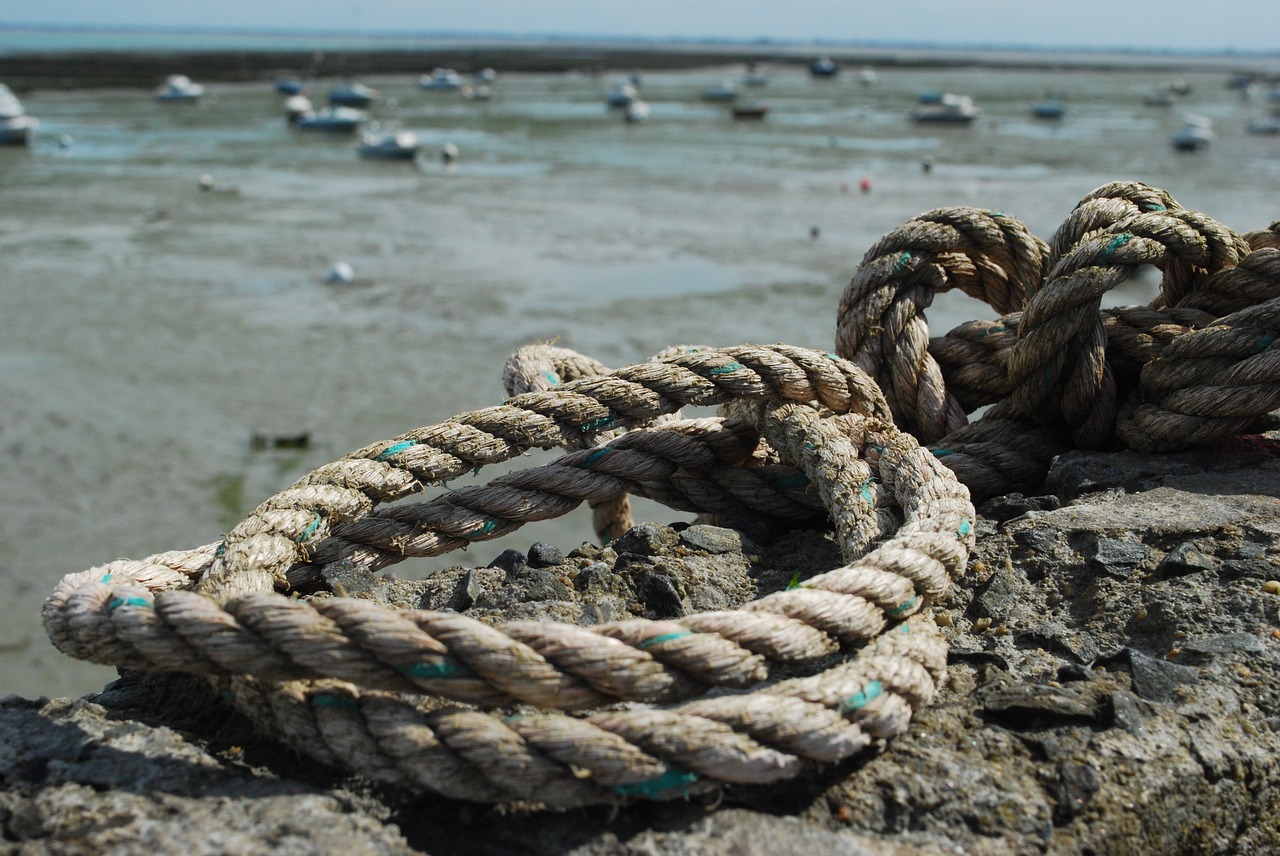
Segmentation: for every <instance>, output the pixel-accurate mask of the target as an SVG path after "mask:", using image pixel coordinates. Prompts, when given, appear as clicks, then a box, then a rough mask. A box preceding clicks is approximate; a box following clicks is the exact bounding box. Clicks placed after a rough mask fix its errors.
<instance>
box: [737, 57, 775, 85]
mask: <svg viewBox="0 0 1280 856" xmlns="http://www.w3.org/2000/svg"><path fill="white" fill-rule="evenodd" d="M768 84H769V78H768V77H766V76H765V74H764V72H762V71H761V70H760V67H759V66H758V65H756V64H755V63H754V62H749V63H747V71H746V73H745V74H743V75H742V85H743V86H750V87H760V86H767V85H768Z"/></svg>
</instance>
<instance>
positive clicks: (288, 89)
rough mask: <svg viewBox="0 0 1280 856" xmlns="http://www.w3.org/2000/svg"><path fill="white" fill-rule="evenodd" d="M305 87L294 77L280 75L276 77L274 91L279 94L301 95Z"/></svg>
mask: <svg viewBox="0 0 1280 856" xmlns="http://www.w3.org/2000/svg"><path fill="white" fill-rule="evenodd" d="M304 88H305V87H304V86H303V85H302V81H301V80H299V79H298V78H296V77H280V78H277V79H276V92H279V93H280V94H281V95H301V94H302V90H303V89H304Z"/></svg>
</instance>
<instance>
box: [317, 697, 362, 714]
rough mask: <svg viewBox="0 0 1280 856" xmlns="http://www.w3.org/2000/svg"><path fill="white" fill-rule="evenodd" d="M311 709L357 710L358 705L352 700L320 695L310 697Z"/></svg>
mask: <svg viewBox="0 0 1280 856" xmlns="http://www.w3.org/2000/svg"><path fill="white" fill-rule="evenodd" d="M311 706H312V707H340V708H342V709H343V710H359V708H360V705H358V704H356V702H355V700H354V699H349V698H342V697H341V696H336V695H332V694H330V693H320V694H319V695H314V696H312V697H311Z"/></svg>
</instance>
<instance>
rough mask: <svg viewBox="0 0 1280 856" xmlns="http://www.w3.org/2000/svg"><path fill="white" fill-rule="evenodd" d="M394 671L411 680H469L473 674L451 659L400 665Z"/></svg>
mask: <svg viewBox="0 0 1280 856" xmlns="http://www.w3.org/2000/svg"><path fill="white" fill-rule="evenodd" d="M395 670H396V671H397V672H399V673H400V674H402V675H408V676H409V677H411V678H469V677H471V676H472V675H474V674H475V672H473V671H471V669H469V668H467V667H466V666H464V665H463V664H462V663H459V662H458V661H457V660H455V659H453V658H452V657H437V658H433V659H432V660H431V661H430V662H426V663H402V664H400V665H398V666H396V667H395Z"/></svg>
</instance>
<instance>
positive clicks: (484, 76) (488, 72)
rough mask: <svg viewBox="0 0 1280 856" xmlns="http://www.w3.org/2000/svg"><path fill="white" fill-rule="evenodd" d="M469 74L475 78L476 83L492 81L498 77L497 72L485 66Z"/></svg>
mask: <svg viewBox="0 0 1280 856" xmlns="http://www.w3.org/2000/svg"><path fill="white" fill-rule="evenodd" d="M471 76H472V77H473V78H475V81H476V83H493V82H494V81H495V80H497V79H498V72H496V71H494V70H493V69H492V68H489V67H488V66H485V67H484V68H482V69H480V70H479V71H477V72H476V73H475V74H473V75H471Z"/></svg>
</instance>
